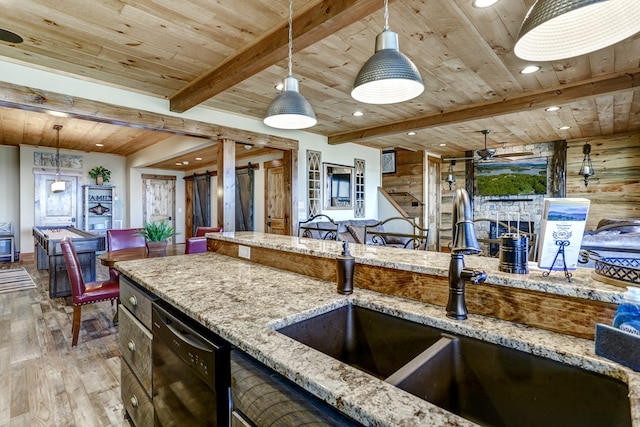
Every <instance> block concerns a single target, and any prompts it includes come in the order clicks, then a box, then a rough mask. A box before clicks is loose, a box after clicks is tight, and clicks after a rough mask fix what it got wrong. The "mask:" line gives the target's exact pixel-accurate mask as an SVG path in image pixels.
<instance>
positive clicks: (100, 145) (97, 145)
mask: <svg viewBox="0 0 640 427" xmlns="http://www.w3.org/2000/svg"><path fill="white" fill-rule="evenodd" d="M96 147H104V144H101V143H99V142H98V143H97V144H96Z"/></svg>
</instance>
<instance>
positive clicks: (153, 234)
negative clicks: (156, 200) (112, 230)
mask: <svg viewBox="0 0 640 427" xmlns="http://www.w3.org/2000/svg"><path fill="white" fill-rule="evenodd" d="M137 234H139V235H140V236H143V237H144V238H145V239H147V241H149V242H164V241H165V240H167V239H168V238H170V237H173V236H175V235H177V234H178V233H177V232H176V229H175V228H173V227H172V226H171V225H170V224H169V223H168V222H167V221H165V220H162V221H156V222H145V223H144V227H143V228H142V230H140V231H138V233H137Z"/></svg>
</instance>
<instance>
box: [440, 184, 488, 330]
mask: <svg viewBox="0 0 640 427" xmlns="http://www.w3.org/2000/svg"><path fill="white" fill-rule="evenodd" d="M451 233H452V236H453V242H452V246H451V261H450V262H449V301H448V302H447V317H451V318H453V319H457V320H464V319H466V318H467V304H466V301H465V297H464V287H465V280H468V281H470V282H471V283H473V284H478V283H481V282H484V281H485V280H486V278H487V273H485V272H484V271H481V270H473V269H469V268H465V266H464V256H465V254H466V255H472V254H477V253H479V252H480V244H479V243H478V238H477V237H476V231H475V228H474V226H473V214H472V212H471V202H470V201H469V193H467V191H466V190H463V189H460V188H459V189H457V190H456V192H455V194H454V196H453V215H452V221H451Z"/></svg>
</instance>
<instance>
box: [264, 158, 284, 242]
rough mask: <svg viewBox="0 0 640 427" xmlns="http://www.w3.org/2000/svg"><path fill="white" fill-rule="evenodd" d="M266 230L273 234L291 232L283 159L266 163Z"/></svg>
mask: <svg viewBox="0 0 640 427" xmlns="http://www.w3.org/2000/svg"><path fill="white" fill-rule="evenodd" d="M264 167H265V173H266V175H267V176H266V180H265V186H266V188H265V199H266V200H265V206H266V212H265V214H266V215H265V216H266V218H265V219H266V221H265V231H266V232H267V233H272V234H289V233H288V228H289V227H288V224H287V223H286V217H285V212H286V207H285V203H286V200H285V188H284V166H283V164H282V161H277V160H274V161H272V162H268V163H265V165H264Z"/></svg>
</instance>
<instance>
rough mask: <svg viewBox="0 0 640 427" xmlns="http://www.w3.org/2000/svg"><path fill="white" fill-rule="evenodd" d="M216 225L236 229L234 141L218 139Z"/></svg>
mask: <svg viewBox="0 0 640 427" xmlns="http://www.w3.org/2000/svg"><path fill="white" fill-rule="evenodd" d="M217 147H218V177H217V179H218V197H217V201H218V226H220V227H222V228H223V229H224V231H236V142H235V141H233V140H231V139H220V140H218V145H217Z"/></svg>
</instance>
